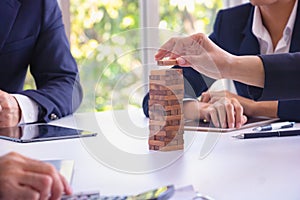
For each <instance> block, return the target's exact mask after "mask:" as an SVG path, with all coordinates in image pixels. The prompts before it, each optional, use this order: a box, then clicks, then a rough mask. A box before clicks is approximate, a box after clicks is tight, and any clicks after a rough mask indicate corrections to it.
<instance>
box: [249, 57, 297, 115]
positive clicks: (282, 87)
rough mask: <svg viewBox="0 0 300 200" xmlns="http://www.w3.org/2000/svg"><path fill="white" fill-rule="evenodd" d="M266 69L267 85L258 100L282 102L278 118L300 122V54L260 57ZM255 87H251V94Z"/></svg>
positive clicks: (279, 104) (257, 96)
mask: <svg viewBox="0 0 300 200" xmlns="http://www.w3.org/2000/svg"><path fill="white" fill-rule="evenodd" d="M260 58H261V59H262V62H263V65H264V69H265V85H264V88H263V91H262V93H261V94H260V95H254V97H255V99H257V100H278V99H279V100H280V101H279V102H278V112H277V114H278V117H279V118H280V119H282V120H296V121H300V115H299V113H300V106H299V105H300V104H299V100H297V99H300V93H299V92H300V89H299V85H300V79H299V74H300V69H299V64H298V63H299V62H300V53H286V54H271V55H260ZM252 89H253V87H252V86H249V91H250V93H251V92H252V91H253V90H252Z"/></svg>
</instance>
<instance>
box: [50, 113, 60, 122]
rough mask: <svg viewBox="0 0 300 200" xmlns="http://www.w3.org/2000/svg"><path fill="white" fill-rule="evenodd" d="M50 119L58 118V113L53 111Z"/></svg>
mask: <svg viewBox="0 0 300 200" xmlns="http://www.w3.org/2000/svg"><path fill="white" fill-rule="evenodd" d="M50 119H51V120H56V119H58V117H57V115H56V114H54V113H52V114H51V115H50Z"/></svg>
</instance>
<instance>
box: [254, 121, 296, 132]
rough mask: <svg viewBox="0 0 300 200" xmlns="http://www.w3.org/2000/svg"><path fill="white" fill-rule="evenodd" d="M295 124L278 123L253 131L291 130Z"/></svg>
mask: <svg viewBox="0 0 300 200" xmlns="http://www.w3.org/2000/svg"><path fill="white" fill-rule="evenodd" d="M294 124H295V122H278V123H272V124H270V125H266V126H259V127H256V128H254V129H253V131H271V130H278V129H282V128H291V127H293V126H294Z"/></svg>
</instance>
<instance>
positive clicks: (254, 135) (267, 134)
mask: <svg viewBox="0 0 300 200" xmlns="http://www.w3.org/2000/svg"><path fill="white" fill-rule="evenodd" d="M296 135H300V130H299V129H298V130H290V131H282V130H280V131H276V132H256V133H253V132H252V133H243V134H239V135H234V136H232V137H234V138H238V139H250V138H263V137H284V136H296Z"/></svg>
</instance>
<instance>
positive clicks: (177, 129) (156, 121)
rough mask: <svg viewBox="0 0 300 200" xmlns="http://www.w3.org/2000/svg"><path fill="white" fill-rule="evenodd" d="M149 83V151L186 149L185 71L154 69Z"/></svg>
mask: <svg viewBox="0 0 300 200" xmlns="http://www.w3.org/2000/svg"><path fill="white" fill-rule="evenodd" d="M149 82H150V86H149V118H150V121H149V130H150V136H149V141H148V143H149V149H150V150H162V151H173V150H181V149H183V148H184V140H183V132H184V131H183V126H184V119H183V111H182V101H183V95H184V83H183V75H182V70H181V69H164V70H152V71H151V72H150V76H149Z"/></svg>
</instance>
